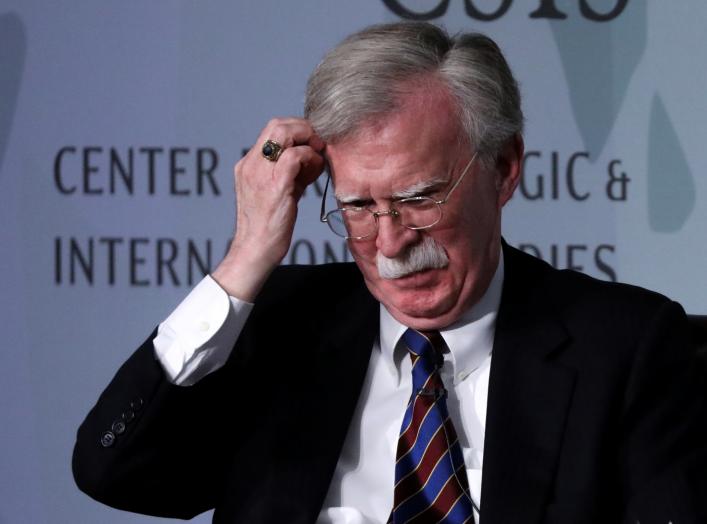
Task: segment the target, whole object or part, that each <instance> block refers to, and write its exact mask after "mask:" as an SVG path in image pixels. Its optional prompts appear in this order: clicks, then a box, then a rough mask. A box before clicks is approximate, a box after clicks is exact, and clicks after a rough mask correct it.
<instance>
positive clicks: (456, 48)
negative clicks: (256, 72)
mask: <svg viewBox="0 0 707 524" xmlns="http://www.w3.org/2000/svg"><path fill="white" fill-rule="evenodd" d="M426 78H436V79H438V80H439V81H441V85H444V86H446V87H447V88H448V89H449V92H450V94H451V95H452V97H453V99H454V100H455V101H456V106H457V109H458V118H459V123H460V125H461V129H462V130H463V131H464V133H465V135H466V136H465V137H462V138H466V141H468V145H469V146H470V147H472V148H474V149H476V150H477V151H478V152H479V153H480V154H481V155H483V156H485V157H489V156H491V157H493V156H495V155H496V153H497V152H498V151H499V150H500V148H501V147H502V146H503V145H504V144H505V143H506V142H507V141H508V140H509V139H510V138H511V137H513V136H514V135H516V134H520V133H522V131H523V112H522V110H521V107H520V94H519V92H518V85H517V83H516V81H515V79H514V78H513V74H512V73H511V70H510V68H509V67H508V63H507V62H506V60H505V58H504V57H503V54H502V53H501V51H500V49H499V48H498V46H497V45H496V43H495V42H494V41H493V40H491V39H490V38H488V37H486V36H484V35H481V34H478V33H462V34H459V35H456V36H454V37H450V36H449V34H448V33H447V32H446V31H444V30H443V29H441V28H439V27H437V26H434V25H432V24H429V23H425V22H398V23H393V24H381V25H374V26H371V27H368V28H366V29H363V30H362V31H360V32H357V33H354V34H353V35H351V36H349V37H348V38H346V39H345V40H344V41H343V42H341V43H340V44H339V45H338V46H336V47H335V48H334V49H332V50H331V51H330V52H329V53H327V55H326V56H325V57H324V59H323V60H322V61H321V62H320V63H319V65H318V66H317V67H316V69H315V70H314V71H313V72H312V74H311V76H310V77H309V81H308V83H307V94H306V100H305V108H304V114H305V117H306V118H307V119H309V120H310V122H311V123H312V126H313V127H314V129H315V130H316V131H317V133H318V134H319V135H320V136H321V137H322V139H324V140H325V141H328V142H335V141H337V140H341V139H343V138H345V137H347V136H350V135H352V134H354V133H355V132H356V131H357V130H358V129H359V127H360V126H361V125H362V124H363V123H364V121H366V120H370V119H371V118H376V117H385V116H386V115H389V114H392V113H393V112H395V111H396V110H398V109H400V104H401V98H402V97H401V96H400V95H401V94H403V93H404V92H405V88H406V87H409V85H410V83H411V82H415V81H418V80H424V79H426Z"/></svg>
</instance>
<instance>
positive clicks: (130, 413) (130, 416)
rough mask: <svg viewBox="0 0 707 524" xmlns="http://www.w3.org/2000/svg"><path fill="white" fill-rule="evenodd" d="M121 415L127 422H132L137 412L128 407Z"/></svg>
mask: <svg viewBox="0 0 707 524" xmlns="http://www.w3.org/2000/svg"><path fill="white" fill-rule="evenodd" d="M121 416H122V417H123V420H124V421H125V422H132V421H133V419H134V418H135V412H134V411H133V410H132V409H126V410H125V411H124V412H123V414H122V415H121Z"/></svg>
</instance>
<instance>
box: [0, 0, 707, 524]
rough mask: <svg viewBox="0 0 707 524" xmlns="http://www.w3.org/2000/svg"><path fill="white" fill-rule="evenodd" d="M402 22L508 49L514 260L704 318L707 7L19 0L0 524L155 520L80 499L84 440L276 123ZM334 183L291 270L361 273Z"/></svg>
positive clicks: (6, 93) (212, 241)
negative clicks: (331, 202)
mask: <svg viewBox="0 0 707 524" xmlns="http://www.w3.org/2000/svg"><path fill="white" fill-rule="evenodd" d="M400 18H415V19H425V20H432V21H434V22H436V23H439V24H443V25H444V26H446V27H447V28H448V29H449V30H450V31H452V32H456V31H459V30H475V31H481V32H485V33H487V34H489V35H490V36H492V37H494V38H495V39H497V40H498V42H499V44H500V45H501V47H502V49H503V50H504V51H505V52H506V54H507V57H508V59H509V61H510V63H511V66H512V68H513V70H514V72H515V74H516V76H517V77H518V79H519V81H520V83H521V90H522V94H523V97H524V108H525V113H526V116H527V133H526V144H527V155H526V161H525V179H524V182H523V184H522V185H521V186H520V188H519V191H518V192H517V193H516V195H515V196H514V198H513V200H512V201H511V203H510V204H509V206H508V207H507V210H506V213H505V215H504V232H505V236H506V238H507V240H508V241H509V242H510V243H511V244H513V245H516V246H520V247H521V248H522V249H524V250H526V251H529V252H532V253H533V254H535V255H537V256H539V257H541V258H543V259H546V260H548V261H550V262H551V263H552V264H554V265H556V266H558V267H563V268H566V267H570V268H573V269H576V270H578V271H584V272H586V273H588V274H590V275H593V276H596V277H597V278H601V279H607V280H621V281H625V282H630V283H634V284H638V285H641V286H645V287H648V288H653V289H656V290H658V291H660V292H662V293H665V294H667V295H669V296H671V297H673V298H675V299H677V300H679V301H680V302H682V304H683V305H684V306H685V308H686V309H687V310H688V311H689V312H693V313H703V314H704V313H707V300H706V299H705V290H706V289H707V285H705V266H706V264H705V261H706V260H707V242H705V240H706V238H705V223H706V219H707V198H706V197H705V192H706V191H707V179H706V178H705V172H707V156H706V155H705V154H704V150H705V144H704V140H705V137H707V127H706V126H707V124H706V122H707V104H705V92H707V60H706V59H705V54H706V53H707V45H706V44H705V39H704V20H707V3H705V2H703V1H701V0H683V1H681V2H664V1H657V0H523V1H520V0H517V1H513V0H485V1H482V0H429V1H423V0H359V1H356V2H353V1H344V0H310V1H308V2H293V1H289V0H278V1H276V0H271V1H267V2H263V1H255V0H239V1H226V0H222V1H216V0H213V1H204V2H191V1H166V0H153V1H151V2H137V1H122V2H117V1H115V2H109V1H95V0H91V1H88V0H81V1H79V0H75V1H72V2H51V1H39V0H35V1H32V0H3V2H2V3H0V223H1V224H2V226H1V227H0V235H1V238H0V246H2V257H0V279H2V280H1V282H2V297H1V298H0V308H1V309H0V315H1V317H0V318H2V325H3V327H4V336H3V350H2V353H1V354H0V359H1V360H0V384H1V386H0V387H2V396H1V397H0V402H1V403H2V413H3V414H4V416H5V419H4V423H3V424H2V429H1V430H0V471H1V472H2V474H0V522H2V523H24V522H32V523H72V524H73V523H77V522H101V523H125V522H155V521H158V520H159V519H151V518H149V517H142V516H133V515H129V514H126V513H122V512H119V511H116V510H112V509H110V508H105V507H103V506H101V505H99V504H97V503H95V502H93V501H92V500H90V499H89V498H88V497H86V496H84V495H83V494H81V493H80V492H78V490H77V489H76V487H75V486H74V483H73V480H72V477H71V472H70V456H71V449H72V445H73V442H74V437H75V431H76V428H77V427H78V425H79V423H80V422H81V420H82V419H83V417H84V416H85V414H86V413H87V411H88V410H89V409H90V407H91V406H92V405H93V403H94V401H95V400H96V398H97V397H98V394H99V393H100V391H101V390H102V388H103V387H104V386H105V385H106V384H107V382H108V381H109V379H110V378H111V377H112V375H113V373H114V372H115V371H116V369H117V367H118V366H119V364H120V363H121V362H122V361H123V360H125V358H126V357H127V356H128V355H129V354H130V353H131V352H132V351H133V349H134V348H135V347H137V345H138V344H139V343H140V342H141V341H142V339H143V338H144V337H146V336H147V335H148V334H149V332H150V330H151V329H152V328H153V327H154V326H155V325H156V324H157V323H158V322H160V321H161V320H162V319H163V318H164V317H165V316H166V315H167V314H168V313H169V312H170V311H171V309H172V308H173V307H174V306H175V305H176V304H177V303H178V302H179V301H180V299H181V298H182V297H183V296H184V295H185V294H186V293H187V292H188V290H189V289H190V287H191V286H192V285H194V284H195V283H196V282H198V280H199V279H200V278H201V276H202V275H203V274H204V272H206V271H208V270H209V268H211V267H213V266H214V265H215V264H216V263H218V261H219V260H220V257H221V256H222V255H223V253H224V251H225V248H226V245H227V242H228V240H229V238H230V236H231V234H232V231H233V227H234V198H233V193H232V186H233V182H232V175H231V173H232V166H233V164H234V163H235V162H236V161H237V160H238V158H240V156H241V155H242V153H243V150H244V149H247V148H248V147H250V146H251V145H252V142H253V140H255V138H256V137H257V135H258V133H259V130H260V129H261V127H262V126H263V125H264V124H265V122H266V121H267V120H268V119H269V118H271V117H272V116H276V115H301V113H302V102H303V98H304V96H303V93H304V84H305V81H306V78H307V76H308V74H309V72H310V71H311V69H312V68H313V67H314V66H315V64H316V63H317V62H318V61H319V60H320V58H321V57H322V55H323V54H324V52H325V51H326V50H327V49H329V48H330V47H332V46H333V45H334V44H335V43H337V42H338V41H339V40H340V39H341V38H343V37H344V36H345V35H347V34H349V33H351V32H353V31H355V30H357V29H360V28H362V27H364V26H366V25H368V24H371V23H377V22H389V21H394V20H398V19H400ZM319 189H320V188H319V187H312V188H310V189H309V190H308V191H307V193H306V195H305V197H304V199H303V201H302V206H301V211H300V217H299V221H298V224H297V228H296V231H295V235H294V243H293V245H292V248H291V249H290V251H289V253H288V255H287V257H286V259H285V263H304V264H310V263H322V262H326V261H332V260H347V259H348V258H349V255H348V253H347V252H346V249H345V247H344V245H343V242H342V241H341V240H340V239H338V238H337V237H334V236H333V235H330V234H329V233H328V232H327V229H326V226H323V225H321V224H319V222H318V208H319V196H320V191H319ZM197 520H198V521H199V522H208V521H210V516H209V515H205V516H202V517H200V518H199V519H197Z"/></svg>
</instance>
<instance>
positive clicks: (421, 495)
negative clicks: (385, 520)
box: [389, 329, 474, 524]
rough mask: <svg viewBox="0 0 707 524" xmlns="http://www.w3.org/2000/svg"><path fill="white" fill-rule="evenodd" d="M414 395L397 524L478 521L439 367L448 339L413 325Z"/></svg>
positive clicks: (403, 435) (401, 459)
mask: <svg viewBox="0 0 707 524" xmlns="http://www.w3.org/2000/svg"><path fill="white" fill-rule="evenodd" d="M403 341H404V343H405V345H406V346H407V349H408V351H409V352H410V358H411V359H412V396H411V398H410V402H409V403H408V406H407V409H406V411H405V417H404V418H403V425H402V428H401V430H400V438H399V440H398V452H397V462H396V464H395V495H394V503H393V511H392V513H391V515H390V520H389V522H390V523H392V524H402V523H405V524H412V523H414V524H427V523H437V522H444V523H446V524H453V523H454V524H456V523H462V522H467V523H471V522H473V521H474V514H473V509H472V503H471V498H470V496H469V483H468V480H467V478H466V469H465V468H464V458H463V456H462V450H461V447H460V445H459V441H458V440H457V434H456V432H455V431H454V425H453V424H452V420H451V419H450V418H449V413H448V412H447V403H446V398H447V391H446V390H445V389H444V384H442V379H441V378H440V376H439V369H440V367H441V366H442V362H443V357H442V349H443V348H444V347H445V346H444V339H443V338H442V336H441V335H440V334H439V332H437V331H430V332H422V333H421V332H419V331H415V330H414V329H408V330H407V331H405V333H404V334H403Z"/></svg>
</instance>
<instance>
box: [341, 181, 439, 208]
mask: <svg viewBox="0 0 707 524" xmlns="http://www.w3.org/2000/svg"><path fill="white" fill-rule="evenodd" d="M447 184H449V180H447V179H446V178H433V179H431V180H423V181H422V182H417V183H415V184H413V185H411V186H410V187H406V188H405V189H401V190H399V191H396V192H395V193H393V194H392V195H391V196H390V198H391V199H392V200H400V199H401V198H410V197H415V196H419V195H421V194H423V193H425V192H428V191H430V190H433V189H434V190H437V189H439V188H441V187H444V186H446V185H447ZM334 196H335V197H336V200H338V201H339V203H341V204H352V203H354V202H356V203H358V202H367V201H369V200H371V198H370V197H364V196H361V195H357V194H354V193H336V192H335V193H334Z"/></svg>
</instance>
